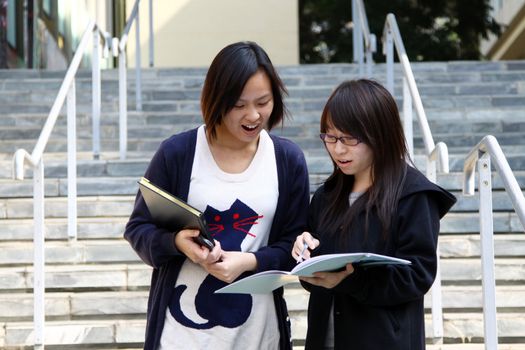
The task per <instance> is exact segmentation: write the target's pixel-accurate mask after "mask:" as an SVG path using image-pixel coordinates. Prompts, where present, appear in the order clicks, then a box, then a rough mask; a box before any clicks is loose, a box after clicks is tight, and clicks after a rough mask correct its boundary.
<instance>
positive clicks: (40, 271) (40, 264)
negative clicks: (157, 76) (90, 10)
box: [13, 0, 153, 350]
mask: <svg viewBox="0 0 525 350" xmlns="http://www.w3.org/2000/svg"><path fill="white" fill-rule="evenodd" d="M139 3H140V0H137V1H136V2H135V5H134V7H133V10H132V13H131V15H130V18H129V19H128V21H127V23H126V27H125V29H124V31H123V35H122V37H121V39H120V40H119V39H116V38H111V36H110V35H109V34H108V33H106V32H104V31H102V30H101V29H100V28H99V27H98V26H97V24H96V23H95V22H94V21H90V22H89V23H88V25H87V27H86V29H85V31H84V33H83V34H82V37H81V39H80V42H79V45H78V47H77V49H76V50H75V55H74V56H73V59H72V60H71V63H70V64H69V67H68V69H67V72H66V75H65V77H64V80H63V81H62V84H61V86H60V89H59V92H58V94H57V97H56V99H55V101H54V103H53V106H52V107H51V111H50V112H49V115H48V117H47V119H46V122H45V124H44V126H43V128H42V131H41V132H40V135H39V138H38V140H37V143H36V145H35V147H34V149H33V152H32V153H31V154H29V153H28V152H27V151H26V150H25V149H19V150H17V151H16V152H15V154H14V157H13V177H14V178H15V179H17V180H23V179H24V165H25V164H26V163H28V164H29V165H30V166H31V167H32V169H33V220H34V233H33V242H34V261H33V267H34V268H33V269H34V272H33V295H34V312H33V322H34V348H35V349H39V350H42V349H44V343H45V247H44V241H45V225H44V221H45V214H44V213H45V210H44V187H45V183H44V161H43V153H44V150H45V147H46V145H47V143H48V141H49V138H50V135H51V132H52V130H53V128H54V126H55V124H56V121H57V118H58V116H59V113H60V110H61V109H62V107H63V105H64V103H66V109H67V207H68V210H67V222H68V224H67V232H68V238H69V239H71V240H74V239H76V237H77V159H76V157H77V155H76V152H77V150H76V142H77V135H76V84H75V76H76V74H77V72H78V69H79V67H80V63H81V61H82V58H83V56H84V54H85V53H86V50H87V47H88V43H89V40H90V39H93V50H92V67H91V69H92V128H93V158H94V159H99V158H100V115H101V113H100V112H101V77H100V76H101V74H100V55H101V52H100V39H101V38H102V39H103V41H104V47H103V56H104V57H107V56H109V51H110V50H111V51H112V53H113V56H118V57H119V98H120V101H119V112H120V117H119V122H120V124H121V126H120V128H119V129H120V142H119V143H120V144H119V146H120V158H121V159H124V158H125V156H126V148H127V145H126V143H127V95H126V94H127V86H126V51H125V50H126V43H127V38H128V34H129V31H130V28H131V25H132V24H133V23H135V26H136V37H137V38H136V46H137V47H136V69H135V71H136V106H137V110H142V96H141V95H142V92H141V90H142V88H141V71H140V70H141V63H140V54H141V52H140V29H139V28H140V27H139ZM149 9H150V66H153V26H152V24H151V22H152V0H150V1H149Z"/></svg>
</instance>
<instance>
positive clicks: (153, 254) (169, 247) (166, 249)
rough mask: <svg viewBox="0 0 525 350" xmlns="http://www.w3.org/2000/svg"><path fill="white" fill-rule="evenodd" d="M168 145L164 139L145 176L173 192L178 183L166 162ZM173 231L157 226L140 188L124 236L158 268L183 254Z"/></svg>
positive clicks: (147, 260) (145, 260) (148, 261)
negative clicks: (176, 245)
mask: <svg viewBox="0 0 525 350" xmlns="http://www.w3.org/2000/svg"><path fill="white" fill-rule="evenodd" d="M168 147H169V142H168V141H164V142H163V143H162V145H161V146H160V148H159V149H158V150H157V152H156V153H155V155H154V156H153V158H152V160H151V162H150V164H149V166H148V168H147V170H146V173H145V175H144V176H145V177H146V178H147V179H148V180H150V181H151V182H152V183H154V184H155V185H157V186H158V187H161V188H163V189H165V190H167V191H168V192H171V193H173V189H172V188H171V187H172V184H173V183H176V180H175V179H174V177H176V174H172V173H173V171H170V170H171V167H168V165H167V162H168V160H167V156H166V148H168ZM174 235H175V233H173V232H170V231H168V230H166V229H164V228H160V227H157V226H156V225H155V224H154V223H153V222H152V219H151V215H150V213H149V210H148V208H147V206H146V203H145V201H144V199H143V197H142V195H141V193H140V191H138V193H137V196H136V198H135V206H134V209H133V212H132V213H131V216H130V219H129V221H128V223H127V224H126V229H125V231H124V238H125V239H126V240H127V241H128V242H129V243H130V244H131V247H132V248H133V249H134V250H135V252H136V253H137V254H138V255H139V256H140V258H141V259H142V260H143V261H144V262H145V263H146V264H148V265H150V266H152V267H154V268H158V267H160V266H161V265H163V264H166V263H167V262H169V261H170V260H172V259H173V258H174V257H177V256H179V257H183V255H182V253H180V252H179V251H178V250H177V248H176V247H175V242H174Z"/></svg>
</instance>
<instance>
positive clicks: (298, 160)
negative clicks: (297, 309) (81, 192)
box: [124, 42, 309, 350]
mask: <svg viewBox="0 0 525 350" xmlns="http://www.w3.org/2000/svg"><path fill="white" fill-rule="evenodd" d="M285 93H286V90H285V88H284V85H283V83H282V82H281V79H280V78H279V76H278V75H277V73H276V72H275V69H274V67H273V65H272V63H271V61H270V59H269V58H268V56H267V54H266V52H264V50H263V49H262V48H261V47H260V46H259V45H257V44H255V43H253V42H239V43H235V44H231V45H228V46H227V47H225V48H223V49H222V50H221V51H220V52H219V53H218V54H217V56H216V57H215V59H214V60H213V62H212V63H211V66H210V68H209V70H208V73H207V74H206V79H205V82H204V86H203V89H202V94H201V110H202V114H203V119H204V125H201V126H200V127H198V128H196V129H192V130H188V131H186V132H182V133H180V134H177V135H173V136H172V137H170V138H168V139H167V140H165V141H164V142H162V144H161V145H160V147H159V149H158V150H157V152H156V153H155V155H154V156H153V159H152V160H151V162H150V164H149V166H148V169H147V170H146V174H145V175H144V176H145V177H146V178H148V179H149V180H150V181H151V182H152V183H154V184H155V185H157V186H159V187H161V188H163V189H164V190H166V191H168V192H170V193H172V194H174V195H175V196H177V197H179V198H181V199H183V200H186V201H187V202H188V203H189V204H190V205H191V206H193V207H195V208H197V209H199V210H201V211H202V212H204V216H205V218H206V221H207V223H208V228H209V230H210V232H211V235H212V236H213V238H214V239H215V248H214V249H213V250H211V251H209V250H208V249H207V248H205V247H202V246H200V245H199V244H197V243H196V242H195V240H194V238H195V236H196V235H198V233H199V232H198V231H197V230H194V229H183V230H180V231H178V232H170V231H169V230H166V229H165V228H164V227H158V226H156V225H155V223H154V222H153V221H152V219H151V216H150V213H149V211H148V209H147V207H146V205H145V203H144V200H143V198H142V196H141V194H140V193H138V194H137V198H136V201H135V208H134V210H133V213H132V214H131V217H130V219H129V222H128V224H127V225H126V231H125V233H124V237H125V238H126V239H127V240H128V241H129V242H130V244H131V246H132V247H133V248H134V249H135V251H136V252H137V254H138V255H139V256H140V257H141V258H142V260H143V261H144V262H145V263H146V264H148V265H151V266H152V267H153V275H152V279H151V288H150V296H149V303H148V315H147V317H148V320H147V326H146V340H145V345H144V348H145V349H147V350H150V349H151V350H158V349H160V350H164V349H170V350H172V349H208V348H210V346H211V347H213V349H215V350H219V349H254V350H256V349H291V343H290V339H291V334H290V322H289V318H288V311H287V308H286V303H285V301H284V298H283V290H282V288H281V289H278V290H276V291H274V292H273V293H268V294H257V295H238V294H232V295H228V294H214V292H215V290H217V289H219V288H221V287H223V286H225V285H226V284H227V283H229V282H232V281H233V280H235V279H237V278H238V277H239V276H241V275H242V276H244V275H246V274H250V273H252V272H260V271H266V270H289V269H291V267H292V266H293V265H294V261H293V259H292V258H291V256H290V254H289V253H288V252H289V251H290V249H291V247H292V243H293V240H294V239H295V237H296V236H297V235H298V234H300V233H301V232H303V230H304V229H305V228H306V218H307V212H308V202H309V184H308V173H307V169H306V162H305V159H304V155H303V153H302V151H301V150H300V149H299V147H298V146H297V145H295V144H294V143H292V142H291V141H289V140H286V139H283V138H280V137H276V136H275V135H272V134H270V133H269V132H268V131H269V130H271V129H272V128H273V127H274V126H275V125H277V124H279V123H280V122H281V121H282V119H283V117H284V115H285V106H284V103H283V95H284V94H285Z"/></svg>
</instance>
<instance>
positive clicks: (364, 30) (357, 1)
mask: <svg viewBox="0 0 525 350" xmlns="http://www.w3.org/2000/svg"><path fill="white" fill-rule="evenodd" d="M352 23H353V31H352V38H353V55H354V62H357V63H358V66H359V75H361V76H362V75H364V68H363V65H364V63H365V62H366V75H367V76H368V77H371V76H372V63H373V59H372V54H373V53H375V52H376V51H377V40H376V36H375V34H371V33H370V27H369V26H368V19H367V16H366V11H365V5H364V4H363V0H352ZM363 43H364V47H363Z"/></svg>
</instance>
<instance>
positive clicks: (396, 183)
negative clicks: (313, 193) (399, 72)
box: [321, 79, 409, 237]
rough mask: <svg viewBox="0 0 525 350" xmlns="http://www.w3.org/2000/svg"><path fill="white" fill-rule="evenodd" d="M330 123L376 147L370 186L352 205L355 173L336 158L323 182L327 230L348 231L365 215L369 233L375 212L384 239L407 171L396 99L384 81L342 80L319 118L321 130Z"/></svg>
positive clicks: (373, 152)
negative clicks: (345, 169)
mask: <svg viewBox="0 0 525 350" xmlns="http://www.w3.org/2000/svg"><path fill="white" fill-rule="evenodd" d="M329 127H333V128H336V129H337V130H339V131H341V132H343V133H345V134H350V135H352V136H354V137H357V138H358V139H359V140H361V142H363V143H365V144H366V145H367V146H368V147H370V149H371V150H372V154H373V160H372V171H371V175H372V185H371V186H370V188H368V190H367V191H366V192H365V193H364V194H363V195H361V196H360V198H359V199H358V200H357V201H356V202H355V203H354V204H353V205H352V206H350V205H349V196H350V193H351V191H352V187H353V184H354V176H353V175H345V174H343V173H342V172H341V171H340V170H339V168H338V167H337V166H336V164H335V162H334V170H333V172H332V174H331V175H330V177H329V178H328V179H327V180H326V182H325V189H326V191H327V194H328V199H329V200H328V203H329V204H328V207H327V208H326V209H325V211H324V212H323V214H322V216H321V220H322V222H323V224H324V225H325V227H327V228H328V230H327V232H333V233H336V232H339V229H340V228H343V229H344V231H343V232H345V231H347V229H348V228H349V227H350V226H351V225H352V223H353V220H354V219H355V218H356V215H357V214H358V213H360V212H362V211H363V210H364V211H365V213H366V216H365V217H366V220H365V234H366V232H367V230H368V219H369V214H370V212H371V211H372V210H374V211H375V212H376V213H377V216H378V217H379V220H380V222H381V226H382V229H383V236H384V237H386V235H387V233H388V229H389V227H390V224H391V223H392V216H393V214H394V213H395V212H396V210H397V202H398V200H399V197H400V194H401V190H402V185H403V182H404V178H405V174H406V166H407V160H409V156H408V153H407V146H406V141H405V137H404V133H403V127H402V124H401V119H400V117H399V111H398V108H397V105H396V102H395V100H394V98H393V97H392V95H391V94H390V93H389V92H388V90H386V89H385V88H384V87H383V86H382V85H381V84H379V83H377V82H375V81H372V80H368V79H360V80H351V81H346V82H343V83H341V84H340V85H339V86H338V87H337V88H336V89H335V90H334V92H333V93H332V95H331V96H330V97H329V99H328V101H327V103H326V105H325V107H324V110H323V114H322V116H321V132H322V133H324V132H326V131H327V129H328V128H329Z"/></svg>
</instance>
